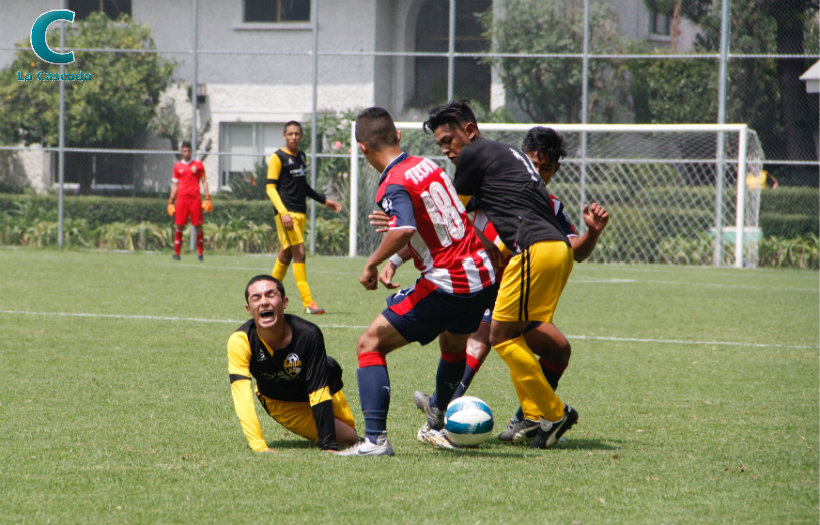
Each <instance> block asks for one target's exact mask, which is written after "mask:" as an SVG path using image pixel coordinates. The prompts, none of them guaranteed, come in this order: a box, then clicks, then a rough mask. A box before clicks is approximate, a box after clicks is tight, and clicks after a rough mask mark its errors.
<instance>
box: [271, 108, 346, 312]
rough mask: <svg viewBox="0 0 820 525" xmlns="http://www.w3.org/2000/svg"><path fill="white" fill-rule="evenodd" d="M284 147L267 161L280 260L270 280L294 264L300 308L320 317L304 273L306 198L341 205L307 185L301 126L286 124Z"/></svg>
mask: <svg viewBox="0 0 820 525" xmlns="http://www.w3.org/2000/svg"><path fill="white" fill-rule="evenodd" d="M283 136H284V137H285V146H284V147H282V148H279V149H278V150H276V151H275V152H274V153H273V155H271V156H270V160H269V161H268V182H267V186H266V191H267V193H268V197H269V198H270V200H271V202H273V206H274V208H276V217H275V221H276V232H277V234H278V236H279V256H278V257H277V259H276V264H275V265H274V267H273V272H272V273H273V276H274V277H276V278H277V279H279V280H280V281H281V280H283V279H284V278H285V274H287V272H288V266H289V265H290V262H291V260H293V277H294V279H296V287H297V288H298V289H299V295H300V296H301V297H302V308H304V310H305V313H308V314H323V313H325V310H324V308H322V307H320V306H319V305H318V304H316V301H314V300H313V296H312V295H311V293H310V286H308V282H307V270H306V269H305V240H304V235H305V222H306V220H307V217H306V215H305V213H306V212H307V206H306V205H305V199H306V197H310V198H311V199H313V200H315V201H316V202H320V203H322V204H324V205H325V206H327V208H328V209H329V210H332V211H334V212H337V213H338V212H340V211H341V210H342V205H341V204H339V203H338V202H336V201H334V200H333V199H330V198H328V197H326V196H325V195H323V194H321V193H319V192H317V191H316V190H314V189H313V188H311V187H310V185H309V184H308V182H307V169H306V164H307V162H306V156H305V152H304V151H302V150H300V149H299V144H301V142H302V125H301V124H299V123H298V122H296V121H295V120H292V121H290V122H288V123H287V124H285V128H284V135H283Z"/></svg>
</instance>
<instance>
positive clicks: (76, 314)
mask: <svg viewBox="0 0 820 525" xmlns="http://www.w3.org/2000/svg"><path fill="white" fill-rule="evenodd" d="M0 314H8V315H41V316H57V317H88V318H103V319H126V320H145V321H175V322H191V323H221V324H235V325H237V326H239V325H240V324H242V323H243V322H244V320H237V319H205V318H202V317H174V316H164V315H124V314H100V313H89V312H29V311H25V310H2V309H0ZM316 324H317V325H318V326H319V327H320V328H340V329H350V330H364V329H365V328H367V326H364V325H350V324H332V323H328V324H319V323H316ZM567 338H569V339H583V340H589V341H614V342H624V343H657V344H673V345H700V346H710V345H711V346H748V347H754V348H795V349H812V350H813V349H817V348H818V346H816V345H815V346H812V345H788V344H776V343H773V344H769V343H745V342H738V341H685V340H682V339H652V338H641V337H608V336H596V335H567Z"/></svg>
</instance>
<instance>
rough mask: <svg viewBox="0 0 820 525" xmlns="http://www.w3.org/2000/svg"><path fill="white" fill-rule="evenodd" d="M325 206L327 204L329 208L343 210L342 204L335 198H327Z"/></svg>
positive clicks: (337, 210)
mask: <svg viewBox="0 0 820 525" xmlns="http://www.w3.org/2000/svg"><path fill="white" fill-rule="evenodd" d="M325 206H327V208H328V209H329V210H331V211H335V212H336V213H339V212H340V211H342V205H341V204H339V203H338V202H336V201H334V200H333V199H329V198H328V199H325Z"/></svg>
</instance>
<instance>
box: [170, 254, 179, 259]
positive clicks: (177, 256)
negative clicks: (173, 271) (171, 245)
mask: <svg viewBox="0 0 820 525" xmlns="http://www.w3.org/2000/svg"><path fill="white" fill-rule="evenodd" d="M171 258H172V259H173V260H175V261H178V260H179V255H177V254H174V256H173V257H171Z"/></svg>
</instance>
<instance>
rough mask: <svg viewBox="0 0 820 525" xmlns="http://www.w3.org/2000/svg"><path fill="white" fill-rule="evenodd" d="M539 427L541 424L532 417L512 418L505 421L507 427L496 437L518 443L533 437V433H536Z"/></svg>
mask: <svg viewBox="0 0 820 525" xmlns="http://www.w3.org/2000/svg"><path fill="white" fill-rule="evenodd" d="M539 428H541V424H540V423H539V422H538V421H535V420H533V419H527V418H524V419H517V418H512V419H510V422H509V423H507V429H506V430H504V432H502V433H500V434H499V435H498V439H499V440H500V441H508V442H511V443H520V442H522V441H526V440H527V439H529V438H533V437H535V435H536V434H538V429H539Z"/></svg>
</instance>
